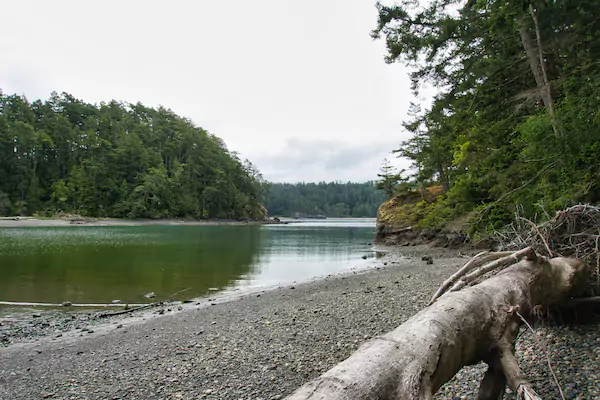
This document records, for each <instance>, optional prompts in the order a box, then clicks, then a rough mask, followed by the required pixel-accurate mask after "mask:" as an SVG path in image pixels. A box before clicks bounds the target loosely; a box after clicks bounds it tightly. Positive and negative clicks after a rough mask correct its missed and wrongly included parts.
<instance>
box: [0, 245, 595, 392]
mask: <svg viewBox="0 0 600 400" xmlns="http://www.w3.org/2000/svg"><path fill="white" fill-rule="evenodd" d="M424 254H427V255H430V256H432V257H433V261H434V262H433V264H432V265H427V264H426V262H425V261H422V260H421V256H423V255H424ZM470 255H471V253H469V254H465V255H462V256H461V255H460V254H459V253H458V252H457V251H452V250H445V249H430V248H427V247H416V248H415V247H411V248H397V249H394V250H393V251H390V252H389V253H388V254H387V255H386V256H385V257H384V258H382V259H380V260H379V261H378V266H377V267H375V268H374V269H373V270H370V271H368V272H354V273H350V274H345V275H340V276H332V277H328V278H324V279H321V280H317V281H313V282H308V283H302V284H297V285H295V286H288V287H283V288H277V289H273V290H268V291H265V292H260V293H252V294H247V295H243V296H237V298H236V299H232V298H231V296H230V297H228V296H217V297H216V298H214V299H211V300H206V299H205V300H203V301H201V302H199V304H195V303H194V304H193V305H192V306H189V305H188V306H185V307H183V310H178V306H173V305H171V306H165V307H163V308H161V309H158V310H152V311H151V313H150V314H152V315H154V314H156V313H162V315H160V316H156V317H148V314H144V315H143V316H135V317H133V318H131V317H129V318H120V317H119V318H118V317H113V318H112V319H108V321H107V320H106V319H102V320H98V319H95V318H94V314H93V313H91V314H86V313H80V314H78V315H76V316H75V318H72V316H65V315H64V313H63V314H61V316H60V317H58V316H50V317H45V316H33V315H31V316H27V317H24V318H30V324H29V325H27V324H25V325H24V323H23V321H22V320H21V322H18V321H16V320H15V321H12V320H10V319H6V320H4V321H3V322H2V325H1V326H0V338H1V337H2V335H4V338H5V340H4V347H0V399H3V400H4V399H44V398H45V399H203V398H206V399H235V400H237V399H248V400H250V399H263V400H269V399H283V398H284V397H285V396H286V395H288V394H290V393H291V392H292V391H294V390H295V389H296V388H297V387H298V386H300V385H301V384H303V383H305V382H307V381H308V380H310V379H312V378H314V377H316V376H318V375H320V374H321V373H323V372H325V371H326V370H328V369H329V368H331V367H332V366H334V365H335V364H336V363H338V362H340V361H341V360H343V359H345V358H347V357H348V356H349V355H350V354H351V353H352V352H353V351H354V350H356V349H357V348H358V346H360V345H361V344H362V343H363V342H365V341H367V340H369V339H370V338H372V337H374V336H377V335H379V334H382V333H384V332H387V331H389V330H391V329H393V328H395V327H396V326H398V325H399V324H401V323H402V322H404V321H405V320H406V319H408V318H409V317H410V316H411V315H413V314H415V313H416V312H417V311H419V310H420V309H421V308H423V307H424V306H425V304H426V303H427V301H428V300H429V299H430V297H431V294H432V293H433V292H434V291H435V289H436V288H437V287H438V286H439V284H440V283H441V282H442V281H443V280H444V279H445V278H446V277H448V276H449V275H450V274H451V273H452V272H454V271H455V270H456V269H457V268H458V267H459V266H460V265H462V264H464V263H465V262H466V260H467V259H468V258H467V256H470ZM57 318H63V319H65V320H64V321H63V320H60V321H63V322H64V324H63V322H60V321H59V322H56V320H57ZM69 318H70V319H72V320H73V321H74V322H72V323H67V322H65V321H66V319H69ZM34 320H35V321H34ZM42 323H43V324H48V325H47V326H43V327H41V328H39V329H33V328H31V329H29V330H28V328H26V326H30V325H31V326H33V325H32V324H34V325H35V324H38V325H40V324H42ZM82 325H83V326H82ZM76 328H78V329H76ZM536 331H537V335H538V338H539V339H540V341H541V342H542V343H544V344H545V347H546V348H547V350H548V353H549V356H550V359H551V361H552V365H553V368H554V370H555V372H556V375H557V377H558V379H559V381H560V383H561V386H562V388H563V390H564V392H565V397H566V398H567V399H599V398H600V320H598V319H595V320H592V321H590V323H588V324H586V325H578V326H570V327H569V326H559V327H552V326H545V327H536ZM7 335H8V336H7ZM517 347H518V354H519V357H520V358H521V360H520V362H521V366H522V368H523V370H524V371H525V373H526V374H527V375H528V376H529V377H530V379H531V380H532V382H533V383H534V385H535V387H536V389H537V390H539V393H540V395H541V396H542V398H544V399H554V398H560V394H559V392H558V389H557V387H556V385H555V384H554V383H553V380H552V378H551V375H550V371H549V369H548V366H547V363H546V359H545V357H544V352H543V351H542V350H541V349H540V348H539V347H538V345H537V344H536V341H535V340H533V338H532V334H531V333H529V332H524V333H523V334H522V335H521V336H520V338H519V341H518V344H517ZM484 370H485V366H484V365H483V364H480V365H476V366H472V367H466V368H463V370H461V371H460V372H459V374H458V375H457V376H456V377H455V379H453V380H452V381H450V382H448V383H447V384H446V385H445V386H444V387H442V388H441V389H440V390H439V392H438V394H437V395H436V398H437V399H463V398H464V399H469V398H473V397H474V393H476V388H477V386H478V383H479V381H480V379H481V376H482V373H483V371H484ZM506 398H514V396H510V395H507V396H506Z"/></svg>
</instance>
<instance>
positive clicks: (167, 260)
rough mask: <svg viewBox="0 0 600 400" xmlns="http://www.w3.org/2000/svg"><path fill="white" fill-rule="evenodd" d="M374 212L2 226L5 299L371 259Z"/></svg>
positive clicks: (107, 293) (318, 270)
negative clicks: (182, 222)
mask: <svg viewBox="0 0 600 400" xmlns="http://www.w3.org/2000/svg"><path fill="white" fill-rule="evenodd" d="M373 227H374V222H373V221H365V220H337V221H335V220H334V221H330V220H327V221H315V222H307V223H299V224H289V225H268V226H128V227H84V226H83V227H61V228H4V229H0V277H1V278H0V301H13V302H44V303H61V302H63V301H70V302H73V303H110V302H112V301H113V300H121V301H122V302H127V303H140V302H147V301H148V300H147V299H145V298H144V297H143V295H144V294H146V293H149V292H154V293H155V294H156V299H155V300H160V299H166V298H169V297H170V296H172V295H173V294H174V293H176V292H179V291H181V290H184V289H187V290H186V291H185V292H184V293H183V294H182V295H180V296H179V298H193V297H198V296H202V295H205V294H207V293H210V292H214V291H219V290H226V289H227V290H231V289H242V290H245V289H249V288H257V287H268V286H272V285H277V284H288V283H292V282H294V281H301V280H306V279H310V278H312V277H316V276H323V275H327V274H331V273H336V272H340V271H344V270H348V269H351V268H353V267H363V266H365V265H366V264H367V263H368V262H369V260H363V259H362V256H363V255H367V256H368V257H372V256H373V255H374V252H373V250H372V248H371V246H370V245H369V242H371V240H372V238H373Z"/></svg>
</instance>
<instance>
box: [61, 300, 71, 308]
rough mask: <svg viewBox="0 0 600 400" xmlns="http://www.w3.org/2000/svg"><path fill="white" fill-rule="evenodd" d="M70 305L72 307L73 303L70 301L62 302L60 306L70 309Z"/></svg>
mask: <svg viewBox="0 0 600 400" xmlns="http://www.w3.org/2000/svg"><path fill="white" fill-rule="evenodd" d="M72 305H73V303H71V302H70V301H64V302H63V303H62V306H63V307H71V306H72Z"/></svg>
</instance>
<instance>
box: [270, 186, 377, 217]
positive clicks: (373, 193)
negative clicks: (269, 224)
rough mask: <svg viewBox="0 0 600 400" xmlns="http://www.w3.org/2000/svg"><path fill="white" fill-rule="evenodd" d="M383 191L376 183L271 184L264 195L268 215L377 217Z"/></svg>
mask: <svg viewBox="0 0 600 400" xmlns="http://www.w3.org/2000/svg"><path fill="white" fill-rule="evenodd" d="M384 200H385V194H383V192H380V191H378V190H377V189H376V185H375V182H365V183H353V182H347V183H341V182H328V183H326V182H320V183H272V184H270V185H269V189H268V190H267V194H266V197H265V207H266V208H267V210H269V214H270V215H275V216H285V217H294V216H296V214H299V215H304V216H316V215H324V216H327V217H376V216H377V208H378V207H379V206H380V205H381V203H382V202H383V201H384Z"/></svg>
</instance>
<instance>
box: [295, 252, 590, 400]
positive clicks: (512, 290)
mask: <svg viewBox="0 0 600 400" xmlns="http://www.w3.org/2000/svg"><path fill="white" fill-rule="evenodd" d="M490 261H491V262H490ZM493 269H496V271H494V272H497V270H500V272H497V273H496V274H495V275H493V276H492V277H490V278H488V279H485V280H483V281H482V282H480V283H478V284H476V285H474V286H468V285H469V283H471V282H472V281H473V280H475V279H478V278H479V277H481V276H482V275H483V274H484V273H486V272H489V271H491V270H493ZM589 274H590V268H589V266H588V264H587V263H584V262H581V261H579V260H577V259H573V258H562V257H561V258H553V259H547V258H545V257H541V256H538V255H537V254H536V253H535V251H533V250H532V249H531V248H526V249H523V250H520V251H517V252H514V253H508V255H507V253H504V254H500V255H496V254H494V253H491V254H489V255H487V256H486V255H481V254H480V255H478V256H477V259H475V260H472V262H470V264H468V265H467V266H466V268H465V267H463V268H462V271H461V273H460V274H458V273H457V274H455V275H453V276H452V277H451V278H450V279H449V280H448V281H446V282H444V284H443V285H442V288H440V289H441V290H439V291H438V293H436V296H435V297H434V298H433V299H432V302H431V303H430V304H431V305H430V306H428V307H427V308H425V309H423V310H422V311H420V312H419V313H417V314H416V315H415V316H413V317H412V318H410V319H409V320H408V321H406V322H405V323H404V324H402V325H400V326H399V327H398V328H396V329H395V330H393V331H391V332H389V333H387V334H384V335H382V336H379V337H377V338H374V339H372V340H370V341H369V342H367V343H365V344H364V345H362V346H361V347H360V348H359V349H358V350H357V351H356V352H355V353H354V354H353V355H351V356H350V357H349V358H348V359H346V360H345V361H343V362H341V363H340V364H338V365H336V366H335V367H333V368H332V369H331V370H329V371H328V372H326V373H325V374H323V375H321V376H320V377H318V378H317V379H315V380H313V381H311V382H309V383H307V384H305V385H304V386H302V387H300V388H299V389H298V390H297V391H296V392H294V393H293V394H291V395H290V396H289V397H288V398H287V399H288V400H304V399H311V400H317V399H323V400H324V399H328V400H367V399H373V400H374V399H381V400H396V399H397V400H401V399H402V400H409V399H431V398H432V396H433V394H434V393H435V392H436V391H437V390H438V389H439V388H440V387H441V386H442V385H443V384H444V383H445V382H447V381H448V380H450V379H451V378H452V377H453V376H454V375H455V374H456V373H457V372H458V371H459V370H460V369H461V368H462V367H463V366H465V365H470V364H473V363H477V362H479V361H481V360H483V361H484V362H486V363H487V364H488V371H487V373H486V375H485V376H484V379H483V381H482V383H481V387H480V390H479V395H478V399H479V400H497V399H499V398H502V397H501V396H502V394H503V393H504V391H505V387H506V385H507V384H508V385H509V387H510V388H511V389H512V390H513V391H515V392H516V393H518V398H520V399H538V396H537V395H536V394H535V392H534V391H533V389H532V388H531V386H530V384H529V383H528V381H527V379H526V378H525V376H523V374H522V372H521V371H520V369H519V366H518V364H517V359H516V357H515V349H514V345H515V338H516V336H517V334H518V330H519V326H520V324H521V323H522V320H521V316H525V317H527V316H529V315H531V313H532V312H533V311H534V308H535V307H536V306H540V305H543V306H546V305H551V304H554V303H557V302H560V301H563V300H565V299H567V298H569V297H570V296H573V295H577V294H578V293H579V292H581V291H582V290H583V289H584V288H585V286H586V284H587V282H588V279H589ZM450 287H452V289H450V290H449V291H448V292H447V293H444V292H446V291H447V290H448V289H449V288H450Z"/></svg>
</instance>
